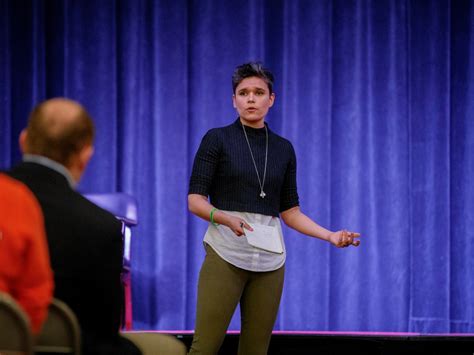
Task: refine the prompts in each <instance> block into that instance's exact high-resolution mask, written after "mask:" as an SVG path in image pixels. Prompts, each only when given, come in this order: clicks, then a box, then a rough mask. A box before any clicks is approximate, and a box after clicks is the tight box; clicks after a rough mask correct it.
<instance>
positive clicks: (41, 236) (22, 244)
mask: <svg viewBox="0 0 474 355" xmlns="http://www.w3.org/2000/svg"><path fill="white" fill-rule="evenodd" d="M0 290H1V291H4V292H7V293H9V294H10V295H12V296H13V297H14V298H15V299H16V301H17V302H18V303H19V304H20V306H21V307H22V308H23V309H24V310H25V312H26V313H27V314H28V316H29V317H30V321H31V328H32V330H33V332H34V333H38V332H39V330H40V329H41V325H42V323H43V321H44V320H45V318H46V315H47V310H48V306H49V303H50V301H51V298H52V295H53V272H52V270H51V266H50V261H49V253H48V244H47V241H46V234H45V229H44V221H43V215H42V213H41V208H40V206H39V204H38V202H37V201H36V199H35V197H34V196H33V194H32V193H31V192H30V190H28V188H27V187H26V186H24V185H23V184H22V183H20V182H18V181H16V180H13V179H11V178H10V177H7V176H6V175H4V174H0Z"/></svg>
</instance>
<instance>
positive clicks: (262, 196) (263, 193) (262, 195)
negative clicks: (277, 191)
mask: <svg viewBox="0 0 474 355" xmlns="http://www.w3.org/2000/svg"><path fill="white" fill-rule="evenodd" d="M265 196H267V194H266V193H265V192H263V190H262V192H260V197H261V198H264V197H265Z"/></svg>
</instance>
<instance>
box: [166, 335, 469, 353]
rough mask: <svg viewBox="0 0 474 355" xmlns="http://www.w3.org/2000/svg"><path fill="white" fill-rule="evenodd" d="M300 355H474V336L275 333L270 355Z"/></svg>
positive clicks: (233, 345) (228, 347) (231, 339)
mask: <svg viewBox="0 0 474 355" xmlns="http://www.w3.org/2000/svg"><path fill="white" fill-rule="evenodd" d="M162 333H167V334H172V335H174V336H176V337H177V338H178V339H180V340H181V341H183V342H184V343H185V344H186V346H187V347H188V348H189V346H190V344H191V341H192V332H188V331H183V332H179V331H177V332H162ZM238 341H239V334H238V332H229V333H228V334H227V336H226V338H225V340H224V344H223V345H222V348H221V351H220V352H219V355H236V354H237V346H238ZM297 354H315V355H317V354H324V355H329V354H331V355H333V354H334V355H336V354H338V355H339V354H351V355H352V354H361V355H362V354H364V355H372V354H377V355H379V354H383V355H395V354H397V355H398V354H433V355H435V354H436V355H445V354H446V355H458V354H459V355H474V334H419V333H368V332H284V331H276V332H274V334H273V337H272V340H271V343H270V349H269V352H268V355H297Z"/></svg>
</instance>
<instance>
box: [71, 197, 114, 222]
mask: <svg viewBox="0 0 474 355" xmlns="http://www.w3.org/2000/svg"><path fill="white" fill-rule="evenodd" d="M74 194H75V198H76V200H77V205H78V207H80V209H81V211H82V212H83V213H84V214H86V213H87V215H88V216H89V217H90V218H91V219H92V220H94V221H99V222H101V223H104V222H109V223H114V224H116V223H120V222H118V220H117V218H116V217H115V216H114V215H113V214H112V213H110V212H109V211H107V210H105V209H103V208H102V207H99V206H97V205H96V204H95V203H93V202H92V201H90V200H89V199H87V198H86V197H84V196H83V195H81V194H80V193H79V192H77V191H74Z"/></svg>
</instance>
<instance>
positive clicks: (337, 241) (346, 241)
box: [329, 229, 360, 248]
mask: <svg viewBox="0 0 474 355" xmlns="http://www.w3.org/2000/svg"><path fill="white" fill-rule="evenodd" d="M359 237H360V233H355V232H349V231H346V230H345V229H344V230H340V231H337V232H334V233H331V234H330V235H329V242H331V243H332V244H333V245H335V246H336V247H338V248H346V247H348V246H350V245H353V246H355V247H358V246H359V244H360V240H356V238H359Z"/></svg>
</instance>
